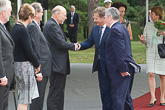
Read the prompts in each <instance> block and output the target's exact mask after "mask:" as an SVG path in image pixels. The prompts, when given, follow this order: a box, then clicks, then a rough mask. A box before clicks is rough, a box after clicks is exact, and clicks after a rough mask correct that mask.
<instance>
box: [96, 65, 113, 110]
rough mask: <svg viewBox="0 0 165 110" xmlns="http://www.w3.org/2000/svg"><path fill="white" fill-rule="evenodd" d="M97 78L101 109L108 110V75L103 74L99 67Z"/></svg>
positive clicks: (109, 105)
mask: <svg viewBox="0 0 165 110" xmlns="http://www.w3.org/2000/svg"><path fill="white" fill-rule="evenodd" d="M98 80H99V87H100V95H101V102H102V110H110V108H111V91H110V82H109V79H108V76H107V75H104V74H103V72H102V71H101V69H100V68H99V71H98Z"/></svg>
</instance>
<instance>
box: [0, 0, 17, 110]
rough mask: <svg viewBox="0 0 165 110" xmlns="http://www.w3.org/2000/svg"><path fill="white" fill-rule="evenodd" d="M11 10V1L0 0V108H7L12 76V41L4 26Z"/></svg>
mask: <svg viewBox="0 0 165 110" xmlns="http://www.w3.org/2000/svg"><path fill="white" fill-rule="evenodd" d="M11 11H12V7H11V2H10V1H9V0H0V110H8V95H9V88H10V85H11V83H12V81H13V77H14V65H13V64H14V58H13V50H14V42H13V40H12V39H11V37H10V35H9V33H8V31H7V30H6V27H5V26H4V24H5V23H6V22H7V21H9V17H10V16H11Z"/></svg>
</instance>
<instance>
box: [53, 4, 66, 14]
mask: <svg viewBox="0 0 165 110" xmlns="http://www.w3.org/2000/svg"><path fill="white" fill-rule="evenodd" d="M61 11H66V9H65V8H64V7H63V6H60V5H57V6H56V7H54V8H53V9H52V15H54V14H56V13H61Z"/></svg>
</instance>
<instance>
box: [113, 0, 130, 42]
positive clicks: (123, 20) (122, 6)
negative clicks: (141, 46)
mask: <svg viewBox="0 0 165 110" xmlns="http://www.w3.org/2000/svg"><path fill="white" fill-rule="evenodd" d="M111 7H115V8H117V9H118V10H119V12H120V23H121V24H123V25H124V26H125V27H126V28H127V30H128V32H129V36H130V40H132V39H133V36H132V29H131V24H130V22H129V21H128V19H126V18H123V16H124V15H125V12H126V11H127V6H126V5H125V4H124V3H122V2H114V3H113V4H112V6H111Z"/></svg>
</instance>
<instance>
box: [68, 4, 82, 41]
mask: <svg viewBox="0 0 165 110" xmlns="http://www.w3.org/2000/svg"><path fill="white" fill-rule="evenodd" d="M66 23H67V29H68V36H69V39H70V41H71V42H72V43H77V32H78V24H79V14H78V13H76V12H75V6H73V5H72V6H71V12H70V13H68V14H67V20H66Z"/></svg>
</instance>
